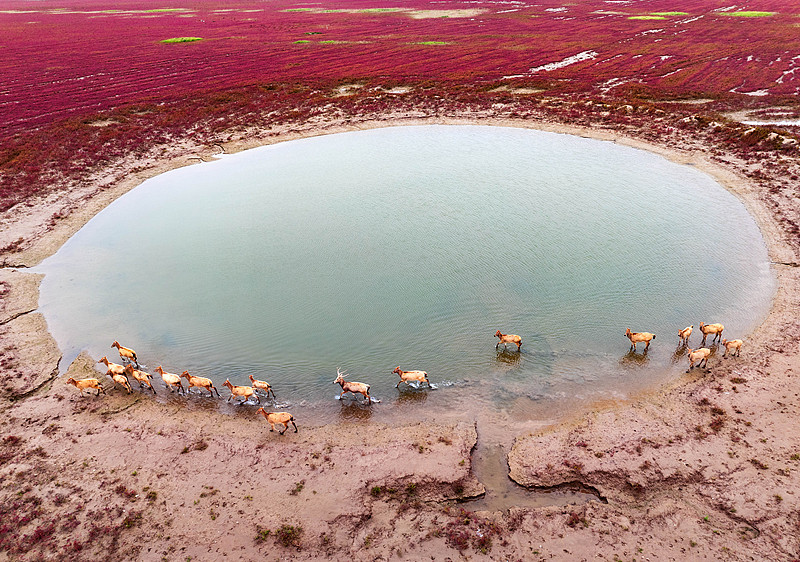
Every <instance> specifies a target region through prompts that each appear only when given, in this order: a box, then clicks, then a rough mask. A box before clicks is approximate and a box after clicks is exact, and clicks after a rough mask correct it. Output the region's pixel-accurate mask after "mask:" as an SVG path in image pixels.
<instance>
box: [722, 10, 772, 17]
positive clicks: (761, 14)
mask: <svg viewBox="0 0 800 562" xmlns="http://www.w3.org/2000/svg"><path fill="white" fill-rule="evenodd" d="M775 13H776V12H749V11H745V12H730V13H726V14H723V15H725V16H731V17H734V18H768V17H769V16H774V15H775Z"/></svg>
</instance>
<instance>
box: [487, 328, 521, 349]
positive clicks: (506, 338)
mask: <svg viewBox="0 0 800 562" xmlns="http://www.w3.org/2000/svg"><path fill="white" fill-rule="evenodd" d="M494 335H495V337H496V338H500V341H498V342H497V343H496V344H495V345H494V348H495V349H497V348H498V346H499V345H500V344H501V343H502V344H503V347H504V348H506V349H507V348H508V344H510V343H513V344H516V345H517V351H519V350H520V348H522V338H521V337H519V336H518V335H516V334H503V333H502V332H500V330H497V331H496V332H495V333H494Z"/></svg>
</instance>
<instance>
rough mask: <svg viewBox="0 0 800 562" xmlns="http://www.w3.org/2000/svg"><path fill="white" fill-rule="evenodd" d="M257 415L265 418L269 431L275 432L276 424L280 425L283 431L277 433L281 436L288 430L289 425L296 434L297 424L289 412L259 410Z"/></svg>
mask: <svg viewBox="0 0 800 562" xmlns="http://www.w3.org/2000/svg"><path fill="white" fill-rule="evenodd" d="M258 413H259V414H261V415H262V416H264V418H266V420H267V422H268V423H269V430H270V431H275V424H276V423H282V424H283V431H279V432H278V433H280V434H281V435H283V434H284V433H286V430H287V429H289V424H290V423H291V424H292V425H293V426H294V432H295V433H297V424H296V423H294V416H293V415H292V414H290V413H289V412H267V411H266V410H264V408H259V409H258Z"/></svg>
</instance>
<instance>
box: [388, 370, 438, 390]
mask: <svg viewBox="0 0 800 562" xmlns="http://www.w3.org/2000/svg"><path fill="white" fill-rule="evenodd" d="M392 373H397V374H398V375H400V380H399V381H397V384H396V385H395V388H400V383H401V382H404V383H406V384H409V381H417V382H420V383H423V382H426V383H428V386H430V385H431V381H429V380H428V373H426V372H425V371H404V370H402V369H401V368H400V367H396V368H395V370H394V371H392ZM409 386H410V385H409Z"/></svg>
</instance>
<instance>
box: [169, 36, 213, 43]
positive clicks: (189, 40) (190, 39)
mask: <svg viewBox="0 0 800 562" xmlns="http://www.w3.org/2000/svg"><path fill="white" fill-rule="evenodd" d="M202 40H203V38H202V37H170V38H169V39H162V40H161V42H162V43H193V42H195V41H202Z"/></svg>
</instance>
